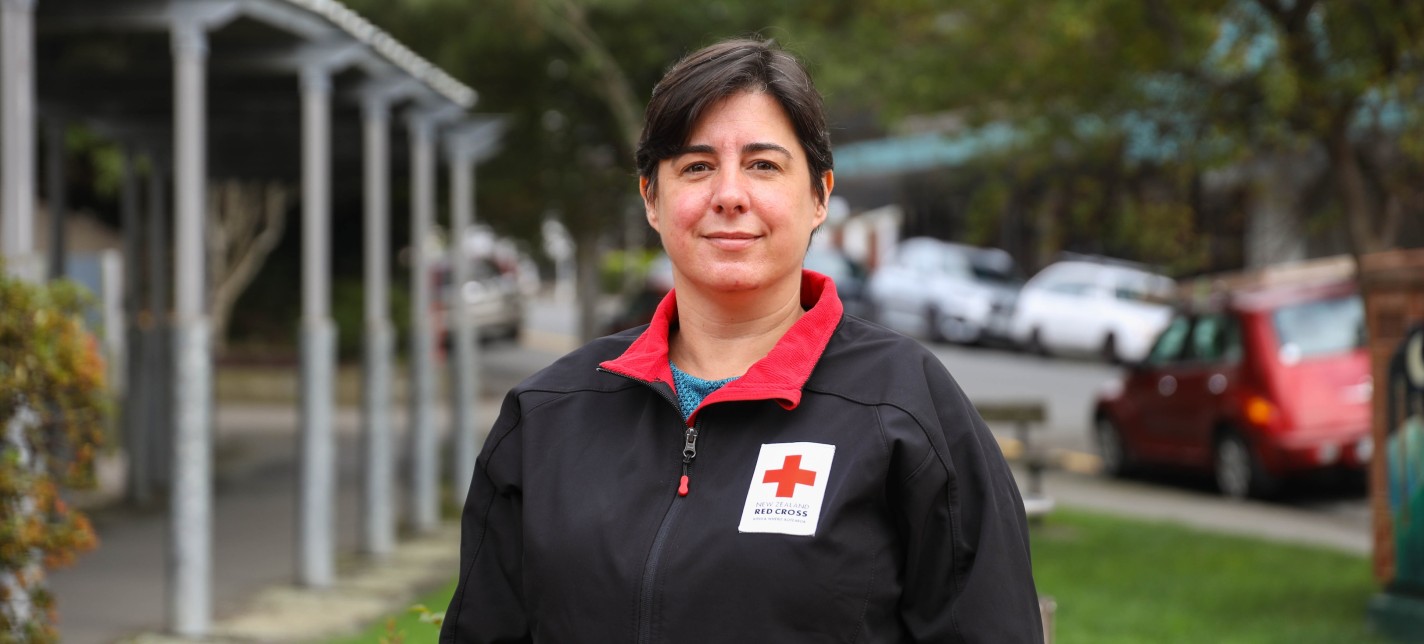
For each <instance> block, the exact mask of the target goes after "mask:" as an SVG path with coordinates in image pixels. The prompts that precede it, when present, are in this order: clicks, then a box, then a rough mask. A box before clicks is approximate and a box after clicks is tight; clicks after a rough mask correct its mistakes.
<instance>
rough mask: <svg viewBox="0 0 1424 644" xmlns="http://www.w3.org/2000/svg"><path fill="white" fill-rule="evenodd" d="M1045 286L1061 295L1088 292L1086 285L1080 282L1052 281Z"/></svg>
mask: <svg viewBox="0 0 1424 644" xmlns="http://www.w3.org/2000/svg"><path fill="white" fill-rule="evenodd" d="M1045 288H1046V289H1047V290H1049V291H1051V292H1054V293H1061V294H1063V295H1084V294H1086V293H1087V292H1088V285H1087V284H1084V283H1082V282H1054V283H1051V284H1049V285H1048V286H1046V287H1045Z"/></svg>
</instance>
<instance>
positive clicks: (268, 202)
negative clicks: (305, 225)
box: [207, 181, 291, 355]
mask: <svg viewBox="0 0 1424 644" xmlns="http://www.w3.org/2000/svg"><path fill="white" fill-rule="evenodd" d="M209 195H210V197H209V204H208V211H209V216H208V221H209V225H208V229H207V230H208V240H207V241H208V257H209V268H208V283H209V287H210V288H209V292H210V293H211V294H212V300H211V302H210V303H209V312H208V315H209V317H210V319H211V321H212V337H213V348H214V351H215V353H217V354H218V355H222V353H223V352H224V351H225V350H226V348H227V327H228V323H229V322H230V321H231V319H232V309H233V306H234V305H235V304H236V303H237V298H238V297H240V296H241V295H242V293H243V291H245V290H247V286H248V285H249V284H251V283H252V279H253V278H254V277H256V276H257V272H258V271H259V270H261V268H262V265H263V264H264V263H265V262H266V261H267V256H268V255H270V254H271V253H272V250H273V249H275V248H276V247H277V244H278V242H280V241H281V240H282V234H283V233H284V232H285V231H286V225H287V223H286V218H287V207H288V205H289V204H290V202H291V191H290V190H289V189H288V188H287V187H286V186H283V185H281V184H277V183H267V184H263V183H255V182H254V183H245V182H238V181H225V182H222V183H219V184H217V185H214V186H213V187H212V189H211V190H209Z"/></svg>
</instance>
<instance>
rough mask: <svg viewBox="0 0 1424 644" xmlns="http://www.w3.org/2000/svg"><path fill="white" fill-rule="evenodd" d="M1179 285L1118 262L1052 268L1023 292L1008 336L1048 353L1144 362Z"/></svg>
mask: <svg viewBox="0 0 1424 644" xmlns="http://www.w3.org/2000/svg"><path fill="white" fill-rule="evenodd" d="M1175 289H1176V282H1174V281H1172V279H1171V278H1169V277H1166V276H1164V275H1159V274H1157V273H1154V272H1151V271H1149V270H1147V269H1146V268H1144V267H1141V266H1138V265H1135V264H1131V263H1128V262H1121V261H1118V260H1106V259H1096V260H1067V261H1060V262H1055V263H1053V264H1050V265H1048V266H1047V267H1045V268H1044V269H1043V270H1041V271H1039V272H1038V274H1036V275H1034V276H1033V277H1032V278H1031V279H1029V280H1028V282H1027V283H1025V284H1024V285H1023V289H1022V290H1020V291H1019V296H1018V302H1017V304H1016V306H1015V308H1014V313H1013V320H1012V323H1011V324H1010V329H1011V330H1010V334H1011V335H1012V337H1013V340H1014V342H1015V343H1016V344H1018V345H1019V346H1021V347H1024V348H1026V349H1028V350H1031V351H1035V352H1038V353H1044V354H1074V355H1099V356H1102V357H1103V358H1104V359H1105V360H1108V361H1109V362H1119V361H1135V360H1141V359H1142V358H1143V356H1145V355H1147V349H1148V348H1149V347H1151V346H1152V340H1153V339H1154V338H1156V337H1157V334H1158V333H1161V331H1162V329H1163V328H1164V327H1166V325H1167V321H1168V320H1169V319H1171V316H1172V308H1171V306H1170V305H1169V304H1168V303H1167V302H1169V301H1170V298H1171V297H1172V294H1173V292H1174V291H1175Z"/></svg>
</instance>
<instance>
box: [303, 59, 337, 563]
mask: <svg viewBox="0 0 1424 644" xmlns="http://www.w3.org/2000/svg"><path fill="white" fill-rule="evenodd" d="M301 94H302V337H301V347H302V412H301V413H302V426H301V438H300V440H301V468H300V472H301V475H300V476H301V490H300V494H299V499H298V504H297V514H298V518H297V532H298V552H297V581H298V583H301V584H302V585H305V586H310V587H316V588H325V587H328V586H330V585H331V584H332V582H333V581H334V578H335V575H336V544H335V537H336V534H335V532H336V519H335V517H336V512H335V508H336V453H335V452H336V445H335V440H336V439H335V435H334V434H333V432H332V427H331V423H332V407H333V404H334V400H335V396H336V390H335V377H334V376H335V372H336V325H335V324H334V323H333V322H332V320H331V73H330V71H329V70H327V69H325V68H322V67H318V66H309V67H307V68H304V69H303V70H302V73H301Z"/></svg>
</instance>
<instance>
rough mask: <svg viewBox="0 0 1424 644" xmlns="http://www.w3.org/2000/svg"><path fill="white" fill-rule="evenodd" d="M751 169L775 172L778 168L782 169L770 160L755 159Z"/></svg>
mask: <svg viewBox="0 0 1424 644" xmlns="http://www.w3.org/2000/svg"><path fill="white" fill-rule="evenodd" d="M751 169H752V170H761V171H763V172H775V171H777V170H780V169H781V168H780V167H778V166H777V165H776V164H775V163H772V162H770V161H765V160H761V161H753V162H752V164H751Z"/></svg>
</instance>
